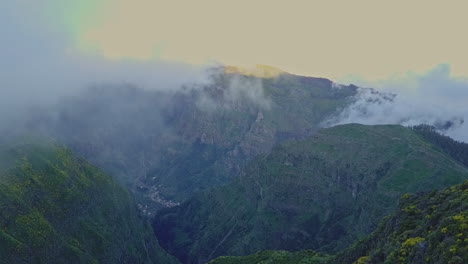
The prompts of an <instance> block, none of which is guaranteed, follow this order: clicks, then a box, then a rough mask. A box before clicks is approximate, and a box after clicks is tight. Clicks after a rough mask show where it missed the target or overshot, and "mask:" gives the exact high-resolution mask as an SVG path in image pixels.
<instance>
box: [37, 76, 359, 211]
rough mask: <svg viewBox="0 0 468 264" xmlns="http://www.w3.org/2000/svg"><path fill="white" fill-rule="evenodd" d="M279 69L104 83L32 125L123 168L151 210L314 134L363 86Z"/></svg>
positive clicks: (104, 164)
mask: <svg viewBox="0 0 468 264" xmlns="http://www.w3.org/2000/svg"><path fill="white" fill-rule="evenodd" d="M273 72H274V73H275V74H274V75H272V74H269V75H262V77H257V76H253V75H251V74H246V73H243V72H242V71H236V70H230V71H225V70H223V68H221V69H215V70H214V71H213V74H212V77H211V79H210V81H209V82H207V83H206V84H203V85H187V86H186V87H185V88H183V89H179V90H176V91H168V90H167V89H166V90H165V89H164V87H160V90H156V91H155V90H153V91H151V90H144V89H140V88H136V87H132V86H131V85H121V86H108V87H105V86H104V87H96V88H93V89H90V90H88V91H87V92H85V93H83V94H81V95H79V96H76V97H70V98H67V99H66V100H64V101H63V102H62V103H60V104H59V105H58V106H57V108H56V109H53V110H52V111H51V113H49V112H45V113H42V114H40V112H39V113H36V116H35V117H34V118H33V119H32V120H31V122H30V127H31V128H33V129H36V130H42V131H43V132H44V133H46V134H48V135H53V136H54V137H56V138H58V139H59V140H60V141H61V142H64V143H65V144H66V145H67V146H69V147H71V148H72V149H73V150H74V151H75V152H77V153H78V154H79V155H81V156H82V157H84V158H86V160H89V161H90V162H92V163H93V164H96V165H97V166H99V167H100V168H103V169H105V170H106V172H108V173H110V174H111V175H113V176H116V177H117V178H118V179H119V180H120V181H121V182H123V183H125V185H127V186H128V187H129V188H130V189H131V190H132V191H133V192H134V193H135V195H136V197H137V200H138V202H139V203H140V204H141V207H142V208H143V210H144V211H145V212H147V213H148V214H150V213H151V212H154V211H155V210H157V209H159V208H161V207H168V206H174V205H176V204H178V203H179V202H181V201H184V200H185V199H186V198H188V197H189V196H190V195H191V194H193V193H194V192H198V191H202V190H205V189H207V188H209V187H211V186H217V185H222V184H225V183H227V182H229V181H230V180H231V179H232V178H233V177H235V176H237V175H238V173H239V171H240V168H241V167H243V166H244V165H245V163H246V162H248V161H249V160H251V159H252V158H254V157H255V156H257V155H258V154H262V153H268V152H269V151H270V150H271V148H272V147H273V146H274V145H275V144H276V143H278V142H282V141H284V140H288V139H300V138H305V137H307V136H310V135H311V134H313V133H315V131H317V129H318V128H319V126H320V123H321V122H323V121H324V120H325V119H327V118H328V116H330V115H332V114H334V113H335V112H337V111H338V110H339V109H341V108H343V107H344V106H345V105H347V104H348V102H349V100H350V99H351V97H352V96H353V95H355V94H356V89H357V87H356V86H352V85H351V86H338V85H335V84H334V83H333V82H331V81H330V80H327V79H321V78H311V77H303V76H296V75H292V74H288V73H285V72H280V71H279V70H276V71H273Z"/></svg>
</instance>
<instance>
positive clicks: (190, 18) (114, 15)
mask: <svg viewBox="0 0 468 264" xmlns="http://www.w3.org/2000/svg"><path fill="white" fill-rule="evenodd" d="M19 1H24V0H19ZM36 1H37V0H36ZM45 1H48V2H50V3H52V4H50V5H49V6H47V5H44V6H43V9H44V10H43V11H44V12H46V13H47V15H48V16H49V17H51V22H52V23H56V24H60V23H61V24H62V25H61V26H62V27H63V29H64V30H66V31H67V32H68V33H69V34H71V35H72V37H73V40H74V43H73V47H72V48H78V49H79V50H80V51H82V52H88V53H89V52H91V53H95V54H102V55H104V56H106V57H109V58H114V59H117V58H131V59H139V60H151V59H155V58H159V59H164V60H171V61H181V62H187V63H193V64H203V63H207V62H213V61H217V62H221V63H225V64H234V65H241V66H243V65H247V66H248V65H254V64H268V65H274V66H277V67H279V68H282V69H284V70H286V71H290V72H293V73H298V74H304V75H311V76H323V77H328V78H333V79H337V78H343V77H345V76H348V75H359V76H361V77H363V78H366V79H379V78H386V77H388V76H390V75H392V74H395V73H404V72H407V71H416V72H424V71H428V70H430V69H431V68H433V67H434V66H436V65H437V64H441V63H445V64H449V65H451V68H452V74H454V75H457V76H468V52H467V50H466V49H467V48H466V47H468V34H466V26H467V25H468V16H467V15H466V12H467V10H468V1H466V0H450V1H440V0H411V1H408V0H392V1H383V0H382V1H378V0H353V1H349V0H343V1H335V0H323V1H314V0H288V1H285V0H283V1H277V0H236V1H227V0H198V1H177V0H170V1H162V0H80V1H73V2H77V3H70V2H72V1H66V4H63V3H62V4H57V3H60V2H65V1H52V0H45ZM59 20H60V21H59Z"/></svg>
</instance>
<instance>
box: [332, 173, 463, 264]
mask: <svg viewBox="0 0 468 264" xmlns="http://www.w3.org/2000/svg"><path fill="white" fill-rule="evenodd" d="M334 262H335V263H343V264H347V263H349V264H352V263H367V264H373V263H412V264H419V263H421V264H422V263H437V264H462V263H467V262H468V181H465V182H464V183H463V184H460V185H456V186H452V187H450V188H447V189H444V190H441V191H432V192H429V193H419V194H405V195H403V196H402V198H401V200H400V205H399V208H398V210H397V211H396V212H395V213H393V214H392V215H391V216H390V217H388V218H386V219H385V220H384V221H382V223H380V225H379V227H378V228H377V230H376V231H375V232H374V233H373V234H372V235H370V236H369V237H368V238H366V239H364V240H362V241H360V242H358V243H357V244H356V245H354V246H353V247H351V248H350V249H348V250H346V251H344V252H343V253H341V254H339V255H338V257H337V258H336V259H335V260H334Z"/></svg>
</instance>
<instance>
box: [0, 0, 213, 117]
mask: <svg viewBox="0 0 468 264" xmlns="http://www.w3.org/2000/svg"><path fill="white" fill-rule="evenodd" d="M38 2H39V1H38ZM41 8H42V6H41V5H40V4H39V3H36V2H35V1H24V0H18V1H6V3H2V8H1V9H0V38H1V41H0V58H1V60H0V121H2V120H6V119H9V120H14V119H16V118H17V117H18V115H19V114H21V113H23V112H25V111H27V109H28V108H30V107H31V106H36V105H45V104H50V103H53V102H55V101H56V100H57V99H58V98H61V97H63V96H67V95H70V94H74V93H77V92H78V91H79V90H81V89H84V88H87V87H89V86H92V85H96V84H104V83H117V84H121V83H132V84H134V85H136V86H138V87H142V88H146V89H156V90H174V89H178V88H179V87H180V86H181V85H183V84H186V83H192V82H197V83H199V82H204V81H206V75H205V73H204V72H205V66H193V65H188V64H183V63H172V62H167V61H162V60H155V61H145V62H138V61H132V60H110V59H106V58H104V57H102V56H99V55H97V54H83V53H80V52H79V51H78V50H76V49H74V43H73V41H74V40H73V39H72V38H70V36H68V35H67V34H66V32H64V31H61V30H60V27H59V26H57V25H52V24H50V23H48V21H47V20H46V19H44V17H43V14H41V13H40V12H39V11H38V10H40V9H41Z"/></svg>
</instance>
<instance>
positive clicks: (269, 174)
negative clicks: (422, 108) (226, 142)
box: [153, 125, 468, 263]
mask: <svg viewBox="0 0 468 264" xmlns="http://www.w3.org/2000/svg"><path fill="white" fill-rule="evenodd" d="M467 178H468V170H467V169H466V168H465V167H463V166H461V165H460V164H459V163H458V162H456V161H454V160H452V159H450V158H449V157H448V156H447V155H445V154H444V153H441V152H440V151H439V150H438V149H437V148H435V147H434V145H432V144H430V143H429V142H427V141H425V140H424V139H422V138H421V137H420V136H419V135H417V134H416V133H414V132H413V131H412V130H411V129H408V128H404V127H401V126H363V125H343V126H337V127H333V128H328V129H324V130H321V131H320V132H319V133H318V134H317V135H316V136H314V137H312V138H310V139H308V140H301V141H291V142H288V143H285V144H283V145H280V146H278V147H276V148H274V149H273V151H272V152H271V154H269V155H266V156H260V157H259V158H257V159H256V160H255V161H254V162H252V163H251V164H250V165H249V166H248V167H247V168H246V169H245V171H244V172H243V176H241V177H240V178H239V179H236V180H235V181H234V182H233V183H231V184H228V185H227V186H223V187H218V188H215V189H213V190H210V191H207V192H204V193H200V194H197V195H195V196H194V197H193V198H192V199H190V200H189V201H187V202H186V203H183V204H182V205H180V206H178V207H174V208H169V209H164V210H162V211H161V212H160V213H158V214H157V216H156V218H155V222H154V225H153V226H154V228H155V232H156V234H157V236H158V238H159V239H160V241H161V244H162V246H163V247H164V248H166V249H167V250H168V251H169V252H170V253H172V254H174V255H176V256H177V257H178V258H179V259H180V260H181V261H182V262H184V263H203V262H205V261H208V260H210V259H213V258H215V257H217V256H220V255H246V254H252V253H255V252H258V251H261V250H266V249H279V250H292V251H295V250H303V249H313V250H319V251H322V252H337V251H339V250H340V249H343V248H345V247H347V246H349V245H351V244H352V243H354V242H355V241H356V240H357V239H359V238H362V237H364V236H365V235H367V234H369V233H370V232H371V231H373V229H374V227H375V226H376V225H377V224H378V222H379V221H380V220H381V219H382V217H384V216H385V215H388V214H390V213H391V212H392V210H394V209H395V208H396V207H397V204H398V199H399V197H400V196H402V195H404V194H405V193H413V192H420V191H430V190H434V189H437V188H442V187H447V186H450V185H453V184H456V183H460V182H463V180H465V179H467ZM412 199H414V195H408V194H407V195H404V199H403V200H406V201H411V200H412ZM402 210H403V212H405V214H407V215H408V216H411V217H421V216H422V217H426V214H425V215H423V211H422V209H421V208H419V207H418V206H416V205H414V204H410V203H408V204H407V205H406V206H404V207H402ZM431 217H434V215H431V216H429V218H430V219H432V218H431ZM407 224H408V225H409V226H411V227H412V228H416V227H417V226H416V225H414V223H411V222H410V223H407ZM362 256H369V254H362V255H359V256H358V257H362ZM356 260H357V259H356ZM356 260H353V262H354V261H356Z"/></svg>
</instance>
